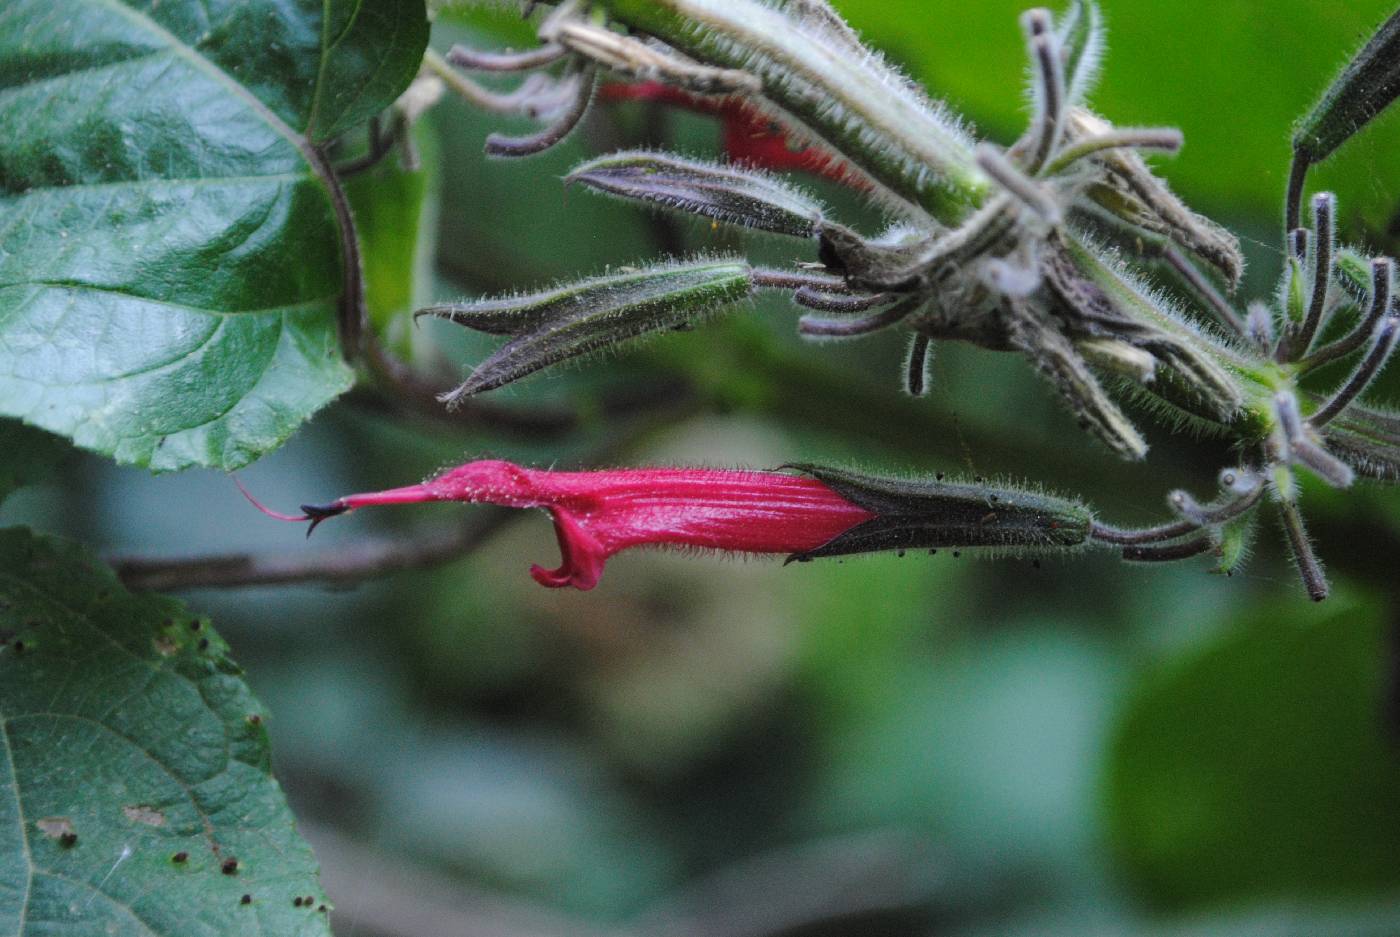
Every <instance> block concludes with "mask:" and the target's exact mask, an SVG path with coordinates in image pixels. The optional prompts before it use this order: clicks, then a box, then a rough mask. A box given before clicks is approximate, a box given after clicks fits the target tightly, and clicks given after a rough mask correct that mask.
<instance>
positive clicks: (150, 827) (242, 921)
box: [0, 529, 330, 937]
mask: <svg viewBox="0 0 1400 937" xmlns="http://www.w3.org/2000/svg"><path fill="white" fill-rule="evenodd" d="M261 712H262V710H261V707H260V705H259V703H258V701H257V700H255V699H254V698H253V696H252V694H251V692H250V691H249V689H248V687H247V685H246V684H245V683H244V682H243V680H242V679H241V678H240V677H239V671H238V668H237V667H236V666H235V665H234V664H233V663H232V662H231V661H230V660H229V659H228V657H227V656H226V647H225V645H224V643H223V642H222V641H221V640H220V639H219V637H218V635H217V634H215V633H214V632H213V629H212V628H211V627H210V626H209V623H208V622H207V621H205V620H203V619H199V618H196V617H194V616H192V615H190V613H189V612H188V611H187V610H186V609H185V608H184V607H183V606H182V605H181V604H180V603H178V602H175V601H174V600H171V599H166V598H163V597H160V596H153V595H133V594H131V593H129V592H127V591H126V590H124V589H123V588H122V587H121V586H120V585H119V584H118V583H117V581H116V579H115V577H114V576H113V575H112V573H111V572H110V571H108V570H106V569H104V568H102V567H100V566H99V565H97V564H96V563H94V562H93V560H92V559H91V558H90V557H89V556H87V555H86V554H85V553H84V552H83V550H82V549H81V548H79V547H77V546H75V545H73V544H69V543H66V542H61V541H54V540H47V539H42V538H39V537H36V536H34V535H32V534H30V533H28V532H27V531H24V530H16V529H11V530H4V531H0V933H3V934H7V935H9V934H14V935H17V937H37V935H40V934H44V935H50V934H55V935H56V934H63V935H65V937H87V935H92V937H97V935H104V937H126V935H133V937H134V935H142V937H150V935H153V934H154V935H159V937H214V935H225V934H263V935H277V937H281V935H316V934H320V935H325V934H329V932H330V929H329V925H328V923H327V920H326V914H325V905H324V901H325V899H324V897H323V896H322V893H321V890H320V886H319V885H318V883H317V874H316V864H315V860H314V859H313V858H312V856H311V851H310V849H309V848H308V847H307V845H306V844H305V843H304V842H303V841H302V840H301V838H300V837H299V836H298V835H297V833H296V830H295V828H294V826H293V823H292V816H291V813H290V812H289V811H288V810H287V805H286V802H285V800H284V799H283V796H282V792H281V790H280V788H279V787H278V785H277V782H276V781H274V780H273V778H272V776H271V774H270V771H269V767H268V762H269V756H268V746H267V731H266V727H265V726H264V725H263V722H262V715H261ZM244 896H247V898H246V901H245V897H244ZM308 896H309V897H310V899H311V900H310V902H307V901H305V900H303V899H305V898H306V897H308Z"/></svg>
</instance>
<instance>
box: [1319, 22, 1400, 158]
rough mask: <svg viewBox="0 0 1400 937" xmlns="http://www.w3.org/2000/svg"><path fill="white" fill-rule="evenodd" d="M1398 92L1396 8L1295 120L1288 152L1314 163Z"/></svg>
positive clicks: (1399, 25) (1399, 56)
mask: <svg viewBox="0 0 1400 937" xmlns="http://www.w3.org/2000/svg"><path fill="white" fill-rule="evenodd" d="M1397 96H1400V12H1397V13H1394V14H1392V15H1391V17H1390V19H1388V20H1386V21H1385V23H1384V24H1383V25H1382V26H1381V28H1380V29H1379V30H1377V31H1376V34H1375V35H1374V36H1372V37H1371V41H1370V42H1368V43H1366V45H1365V46H1364V47H1363V48H1362V50H1361V51H1360V52H1358V53H1357V54H1356V56H1355V57H1354V58H1353V59H1352V60H1351V61H1350V62H1349V63H1347V66H1346V68H1344V69H1343V70H1342V73H1341V74H1340V75H1338V76H1337V78H1336V80H1335V81H1333V82H1332V84H1331V86H1330V87H1329V88H1328V89H1327V91H1326V92H1325V93H1324V94H1323V95H1322V100H1320V101H1318V102H1317V105H1316V106H1315V107H1313V109H1312V110H1311V111H1310V112H1309V113H1308V115H1307V116H1306V117H1304V118H1303V119H1302V120H1301V121H1299V122H1298V127H1297V129H1296V130H1295V131H1294V134H1293V151H1294V152H1295V153H1297V154H1298V156H1299V157H1301V158H1302V159H1304V160H1306V161H1307V162H1308V163H1319V162H1321V161H1322V160H1325V159H1326V158H1327V157H1329V156H1331V155H1332V153H1333V152H1334V151H1335V150H1336V149H1337V147H1339V146H1341V145H1342V144H1343V143H1345V142H1346V141H1347V140H1349V139H1350V138H1351V137H1352V135H1353V134H1355V133H1357V132H1358V131H1359V130H1361V128H1363V127H1365V126H1366V124H1368V123H1370V121H1371V120H1372V119H1373V118H1374V117H1376V116H1377V115H1378V114H1380V113H1381V112H1382V111H1384V110H1385V109H1386V108H1387V107H1389V106H1390V104H1391V102H1393V101H1394V100H1395V98H1396V97H1397Z"/></svg>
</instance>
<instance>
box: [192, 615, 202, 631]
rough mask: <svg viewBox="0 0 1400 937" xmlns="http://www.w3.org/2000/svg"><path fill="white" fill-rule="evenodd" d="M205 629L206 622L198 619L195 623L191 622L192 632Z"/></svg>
mask: <svg viewBox="0 0 1400 937" xmlns="http://www.w3.org/2000/svg"><path fill="white" fill-rule="evenodd" d="M203 627H204V622H202V621H200V620H199V619H198V618H196V619H195V620H194V621H192V622H190V630H191V631H198V630H199V629H201V628H203Z"/></svg>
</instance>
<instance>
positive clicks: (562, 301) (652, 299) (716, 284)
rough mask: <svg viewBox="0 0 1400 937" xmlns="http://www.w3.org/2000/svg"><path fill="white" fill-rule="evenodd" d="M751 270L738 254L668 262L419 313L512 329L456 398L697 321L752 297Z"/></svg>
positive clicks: (452, 397)
mask: <svg viewBox="0 0 1400 937" xmlns="http://www.w3.org/2000/svg"><path fill="white" fill-rule="evenodd" d="M752 274H753V271H752V270H751V268H750V267H749V265H748V264H747V263H745V262H744V261H743V260H739V259H733V258H719V259H706V260H697V261H691V262H688V263H676V264H664V265H661V266H657V267H649V268H647V269H645V270H640V271H636V272H630V273H621V274H614V275H612V276H603V277H595V278H593V279H589V280H582V281H580V282H577V283H574V284H571V285H569V286H564V287H559V288H556V289H552V290H546V291H544V292H540V293H531V294H528V295H525V296H514V297H506V298H502V299H492V300H484V301H482V302H478V303H467V304H461V305H450V306H432V307H429V308H427V309H424V310H421V311H420V312H419V315H425V314H426V315H434V316H437V317H439V318H444V319H450V320H451V321H453V322H456V323H458V324H460V325H465V326H467V327H468V328H471V329H475V330H477V331H480V332H488V333H491V334H494V335H510V336H513V338H512V339H511V341H509V342H507V343H506V344H504V345H502V346H501V347H500V348H499V349H497V350H496V353H495V354H493V355H491V356H490V357H489V358H487V359H486V360H485V361H483V362H482V363H481V364H480V365H478V366H477V368H476V370H474V371H473V372H472V374H471V376H470V377H469V378H467V380H466V381H465V382H464V383H463V384H462V385H461V386H460V387H458V388H457V389H456V390H455V391H453V392H452V393H451V394H449V395H447V397H445V398H444V399H445V400H447V401H448V402H449V403H453V402H456V401H460V400H461V399H463V398H465V397H469V396H471V395H472V394H478V393H481V392H482V391H486V390H494V389H495V388H497V387H502V386H504V385H506V384H509V383H511V382H512V381H516V380H519V379H520V378H522V377H524V376H526V375H527V374H532V373H534V372H535V371H539V370H541V369H542V368H546V367H549V366H550V365H552V364H557V363H559V362H560V361H565V360H567V359H569V358H575V357H578V356H579V355H585V354H588V353H589V352H593V351H598V350H600V349H603V348H608V347H615V346H617V345H619V344H621V343H623V342H625V341H627V340H629V339H633V338H636V337H638V336H640V335H644V334H647V333H651V332H660V331H665V330H668V329H677V328H682V327H684V326H687V325H690V324H692V323H694V322H695V321H696V320H697V319H702V318H705V317H707V316H709V315H711V314H713V313H714V312H716V311H717V310H719V309H720V308H722V307H724V306H726V305H729V304H731V303H734V302H737V301H738V300H741V299H744V298H745V297H747V296H748V295H749V293H750V292H751V291H752V289H753V276H752Z"/></svg>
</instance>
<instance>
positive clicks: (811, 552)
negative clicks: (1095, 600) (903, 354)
mask: <svg viewBox="0 0 1400 937" xmlns="http://www.w3.org/2000/svg"><path fill="white" fill-rule="evenodd" d="M789 467H790V468H792V469H793V470H794V471H796V472H800V473H802V474H801V475H788V474H783V473H780V472H745V471H737V470H723V469H692V468H656V469H616V470H612V471H593V472H554V471H545V470H540V469H529V468H522V467H521V466H519V465H514V464H512V463H510V462H500V461H480V462H468V463H467V464H466V465H462V466H458V467H457V468H454V469H451V470H449V471H446V472H443V473H442V474H441V475H437V476H435V477H433V478H430V479H428V480H427V481H425V482H423V483H421V484H418V485H408V486H406V487H403V488H391V489H389V490H387V491H375V492H369V493H366V494H356V495H348V496H346V497H344V498H339V499H337V500H335V501H332V502H331V503H329V504H321V505H315V504H303V505H302V506H301V509H302V511H303V512H304V513H303V514H302V515H300V516H296V517H294V516H291V515H287V514H278V513H276V512H274V511H269V510H268V509H267V508H265V507H263V506H262V505H260V504H258V502H257V501H256V500H254V499H253V497H252V496H251V495H248V499H249V500H250V501H252V502H253V504H254V505H256V506H257V507H258V509H259V510H261V511H262V512H263V513H265V514H268V515H270V516H272V517H275V518H278V519H279V520H285V521H310V522H311V528H312V529H313V530H314V529H315V527H316V525H317V524H319V523H321V521H323V520H325V519H326V518H328V517H334V516H336V515H337V514H344V513H345V512H347V511H353V510H355V509H356V508H362V507H368V506H371V505H377V504H419V503H421V502H424V501H464V502H467V503H470V504H479V503H485V504H499V505H503V506H505V507H512V508H544V509H545V510H546V511H548V512H549V513H550V514H551V515H552V516H553V518H554V530H555V533H556V534H557V535H558V537H559V552H560V553H561V554H562V556H563V562H562V563H561V564H560V566H559V568H558V569H543V568H541V567H539V566H535V567H532V568H531V570H530V573H531V575H533V576H534V577H535V579H536V580H537V581H538V582H540V583H542V584H543V585H546V586H553V587H559V586H573V587H575V588H577V589H592V588H593V587H594V586H596V585H597V584H598V579H599V578H600V577H601V576H602V575H603V565H604V564H605V563H606V562H607V560H608V557H610V556H612V555H613V554H614V553H617V552H619V551H622V550H626V549H627V548H628V547H637V546H646V545H653V544H654V545H659V546H687V547H699V548H700V549H702V550H726V551H731V552H736V553H786V554H788V560H789V562H791V561H793V560H801V561H805V560H811V559H817V558H819V557H833V556H850V555H853V554H859V553H876V552H880V551H883V550H896V551H901V550H919V549H927V550H930V551H932V552H937V551H938V549H939V548H942V547H953V548H962V547H986V548H990V549H991V550H993V551H996V552H1007V551H1018V550H1029V551H1045V550H1063V549H1076V548H1078V547H1081V546H1084V545H1085V544H1086V543H1087V542H1088V541H1089V538H1090V533H1091V531H1092V529H1093V524H1094V518H1093V514H1092V513H1090V511H1089V509H1088V508H1086V507H1085V506H1084V505H1082V504H1080V503H1078V502H1075V501H1068V500H1066V499H1064V498H1058V497H1055V496H1053V495H1048V494H1045V493H1043V492H1039V491H1029V490H1025V489H1016V488H1010V487H1006V486H999V485H989V484H986V483H984V482H983V481H982V479H980V478H974V479H973V480H972V482H971V483H968V482H965V481H957V480H953V479H948V480H945V479H944V477H943V476H942V475H941V474H940V475H937V476H935V477H934V478H932V479H929V478H923V479H919V478H892V477H885V476H879V475H866V474H864V473H861V472H853V471H849V470H846V469H840V468H829V467H823V466H819V465H793V466H789ZM240 487H241V486H240ZM244 494H245V495H246V494H247V492H246V491H245V492H244ZM308 533H309V531H308ZM955 555H956V554H955Z"/></svg>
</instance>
